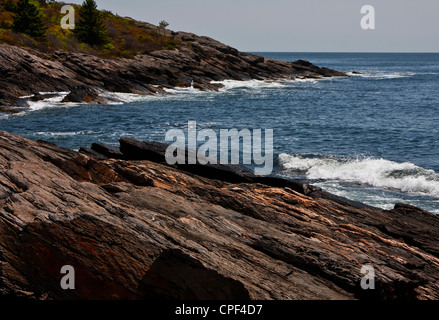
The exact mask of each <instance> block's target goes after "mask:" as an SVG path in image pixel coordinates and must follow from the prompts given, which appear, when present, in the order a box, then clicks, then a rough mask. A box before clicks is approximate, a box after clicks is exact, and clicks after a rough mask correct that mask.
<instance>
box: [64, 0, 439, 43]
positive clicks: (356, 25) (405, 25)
mask: <svg viewBox="0 0 439 320" xmlns="http://www.w3.org/2000/svg"><path fill="white" fill-rule="evenodd" d="M64 1H65V2H70V3H78V4H81V3H82V0H71V1H68V0H64ZM96 2H97V3H98V7H99V8H100V9H106V10H110V11H112V12H113V13H117V14H119V15H120V16H130V17H132V18H134V19H137V20H141V21H146V22H149V23H152V24H158V23H159V21H161V20H166V21H167V22H168V23H169V27H168V28H169V29H171V30H174V31H186V32H192V33H195V34H198V35H204V36H209V37H212V38H214V39H216V40H219V41H221V42H223V43H225V44H228V45H230V46H232V47H234V48H237V49H238V50H241V51H247V52H264V51H277V52H439V18H438V16H439V1H438V0H416V1H414V0H331V1H329V0H270V1H263V0H221V1H214V0H155V1H149V0H123V1H121V0H96ZM364 5H372V6H373V7H374V9H375V29H374V30H370V29H369V30H363V29H362V28H361V24H360V22H361V19H362V18H363V16H364V14H362V13H361V8H362V6H364Z"/></svg>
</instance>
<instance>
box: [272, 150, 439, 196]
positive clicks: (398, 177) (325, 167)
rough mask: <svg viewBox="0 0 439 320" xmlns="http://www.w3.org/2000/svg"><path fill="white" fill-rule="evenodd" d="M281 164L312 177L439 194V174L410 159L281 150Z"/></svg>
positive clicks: (289, 169)
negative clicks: (326, 154) (300, 153)
mask: <svg viewBox="0 0 439 320" xmlns="http://www.w3.org/2000/svg"><path fill="white" fill-rule="evenodd" d="M279 164H280V167H281V169H282V170H283V171H286V172H301V173H304V174H305V175H306V177H307V178H308V179H311V180H336V181H347V182H354V183H359V184H367V185H371V186H373V187H378V188H389V189H396V190H400V191H403V192H410V193H423V194H427V195H431V196H436V197H437V196H439V174H437V173H436V172H435V171H434V170H428V169H424V168H422V167H419V166H416V165H415V164H413V163H410V162H404V163H398V162H394V161H390V160H386V159H377V158H371V157H369V158H355V159H352V158H351V159H349V158H337V157H330V156H315V155H314V156H312V157H310V155H294V154H293V155H288V154H281V155H279Z"/></svg>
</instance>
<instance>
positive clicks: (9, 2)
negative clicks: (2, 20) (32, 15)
mask: <svg viewBox="0 0 439 320" xmlns="http://www.w3.org/2000/svg"><path fill="white" fill-rule="evenodd" d="M3 7H4V8H5V10H6V11H9V12H16V11H17V6H16V5H15V2H14V0H6V1H5V2H4V4H3Z"/></svg>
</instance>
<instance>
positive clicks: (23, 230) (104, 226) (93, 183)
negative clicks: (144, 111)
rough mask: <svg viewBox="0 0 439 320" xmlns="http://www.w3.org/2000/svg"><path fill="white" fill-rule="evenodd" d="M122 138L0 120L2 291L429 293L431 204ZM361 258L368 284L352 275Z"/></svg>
mask: <svg viewBox="0 0 439 320" xmlns="http://www.w3.org/2000/svg"><path fill="white" fill-rule="evenodd" d="M153 145H154V144H153ZM122 146H123V147H122V148H120V150H118V149H117V148H105V147H104V146H103V145H99V146H98V145H94V148H93V149H88V150H89V151H93V152H92V153H87V154H86V153H80V152H76V151H71V150H67V149H64V148H60V147H58V146H55V145H53V144H50V143H47V142H43V141H40V142H34V141H30V140H26V139H24V138H21V137H18V136H15V135H12V134H9V133H6V132H0V296H2V297H27V298H34V299H153V298H165V299H173V298H178V299H356V298H372V299H373V298H376V299H398V298H399V299H438V298H439V281H438V280H439V237H438V230H439V218H438V217H437V216H435V215H433V214H430V213H428V212H425V211H423V210H420V209H417V208H415V207H411V206H408V205H401V204H399V205H396V206H395V208H394V209H393V210H390V211H386V210H380V209H376V208H371V207H367V206H362V205H358V204H355V203H350V202H349V201H344V200H343V199H341V198H338V197H331V196H330V195H329V194H326V193H324V192H323V191H321V190H319V189H316V188H312V187H310V186H306V185H303V184H300V183H298V182H290V181H286V180H282V179H274V178H273V179H269V178H266V179H265V180H260V181H255V180H254V177H252V176H251V175H247V173H246V172H245V171H240V170H237V171H233V169H230V168H229V169H225V170H232V171H233V172H234V173H235V175H236V177H241V178H242V180H241V181H235V182H230V181H224V180H222V174H221V173H218V172H219V171H216V172H215V171H213V170H205V171H204V174H203V176H200V175H198V174H197V173H196V170H193V169H192V170H190V171H188V169H187V168H177V167H172V166H169V165H167V164H164V163H162V162H160V160H159V159H158V160H159V161H158V162H155V161H150V160H141V159H135V160H130V158H131V157H132V155H133V154H134V155H137V151H136V152H134V153H133V150H134V149H133V148H140V149H142V148H145V149H147V150H149V151H148V152H149V155H151V154H154V152H153V151H154V147H151V146H148V144H147V143H141V142H137V143H136V142H134V141H133V140H130V139H122ZM156 147H157V146H156ZM107 149H108V150H111V152H113V153H112V154H107V155H100V152H104V153H106V152H107V151H105V150H107ZM84 150H85V151H86V149H84ZM96 150H98V151H96ZM151 150H152V151H151ZM155 150H156V151H157V152H158V153H160V148H158V149H155ZM119 152H120V153H119ZM120 155H122V156H121V157H123V158H124V160H123V159H117V158H118V157H119V156H120ZM144 155H146V156H148V153H147V152H145V153H144ZM112 156H116V158H113V157H112ZM137 158H139V157H138V156H137ZM158 158H159V157H158ZM151 159H153V158H151ZM153 160H157V159H153ZM198 166H200V165H198ZM217 170H222V169H221V168H218V169H217ZM366 264H369V265H372V266H373V267H374V268H375V272H376V289H375V290H368V291H364V290H362V289H361V287H360V281H361V278H362V277H363V276H364V275H363V274H361V273H360V270H361V267H362V266H363V265H366ZM63 265H71V266H73V267H74V268H75V271H76V289H75V290H62V289H61V287H60V279H61V277H62V276H63V275H62V274H61V273H60V270H61V267H62V266H63Z"/></svg>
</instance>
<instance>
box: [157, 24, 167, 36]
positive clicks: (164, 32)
mask: <svg viewBox="0 0 439 320" xmlns="http://www.w3.org/2000/svg"><path fill="white" fill-rule="evenodd" d="M167 26H169V23H167V22H166V21H165V20H162V21H160V23H159V29H160V30H162V32H163V35H164V36H165V35H166V27H167Z"/></svg>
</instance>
